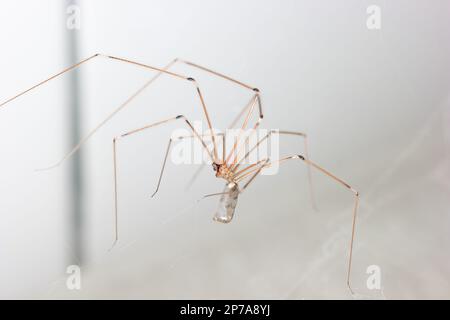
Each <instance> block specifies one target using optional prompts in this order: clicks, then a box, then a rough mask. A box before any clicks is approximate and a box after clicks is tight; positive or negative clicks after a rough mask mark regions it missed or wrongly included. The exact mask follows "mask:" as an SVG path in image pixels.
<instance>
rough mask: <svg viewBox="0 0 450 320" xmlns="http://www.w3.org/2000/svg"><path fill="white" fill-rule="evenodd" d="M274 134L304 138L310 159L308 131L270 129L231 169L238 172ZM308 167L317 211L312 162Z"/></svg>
mask: <svg viewBox="0 0 450 320" xmlns="http://www.w3.org/2000/svg"><path fill="white" fill-rule="evenodd" d="M273 134H278V135H292V136H298V137H300V138H303V147H304V152H305V158H306V159H309V150H308V136H307V134H306V133H303V132H299V131H286V130H270V131H269V133H267V134H266V135H265V136H264V137H262V138H261V139H260V140H258V141H257V143H256V144H255V145H254V146H253V147H252V148H250V150H249V151H248V152H247V153H246V154H245V155H244V156H243V157H242V158H240V159H239V161H237V162H236V164H235V165H234V166H232V167H231V168H230V169H231V170H232V171H234V172H236V174H238V172H237V169H238V168H239V167H240V166H241V165H242V162H244V161H246V160H247V159H248V157H249V156H250V154H251V153H252V152H254V151H256V150H257V149H258V148H259V146H260V145H261V144H262V143H263V142H264V141H266V140H267V139H269V137H270V136H271V135H273ZM307 169H308V185H309V194H310V198H311V206H312V207H313V209H314V210H315V211H317V204H316V200H315V196H314V188H313V182H312V172H311V165H310V164H308V165H307Z"/></svg>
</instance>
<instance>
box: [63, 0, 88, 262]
mask: <svg viewBox="0 0 450 320" xmlns="http://www.w3.org/2000/svg"><path fill="white" fill-rule="evenodd" d="M71 5H77V1H76V0H66V1H65V7H64V14H65V19H67V18H68V13H67V12H66V11H67V8H68V7H69V6H71ZM65 38H66V46H67V59H68V65H73V64H75V63H77V62H78V60H79V52H78V50H79V30H78V29H70V28H68V27H67V26H66V37H65ZM68 78H69V79H68V97H67V99H68V110H69V111H68V114H67V115H68V119H67V123H68V133H69V145H70V147H72V146H74V145H76V144H77V143H78V142H79V141H80V139H81V126H80V121H81V117H82V114H81V105H80V94H81V90H80V85H79V72H78V70H74V71H73V72H70V74H69V75H68ZM69 170H70V174H69V192H70V195H69V204H70V205H69V215H70V216H69V219H68V221H69V228H68V230H69V239H68V240H69V243H70V244H71V245H72V248H73V255H71V256H70V258H69V259H70V261H69V262H70V263H71V264H77V265H80V264H82V263H83V253H84V252H83V189H82V186H83V174H82V173H83V162H82V155H81V151H78V152H76V153H75V154H74V155H73V157H72V160H71V161H70V169H69Z"/></svg>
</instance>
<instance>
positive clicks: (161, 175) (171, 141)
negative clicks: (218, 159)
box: [151, 133, 225, 198]
mask: <svg viewBox="0 0 450 320" xmlns="http://www.w3.org/2000/svg"><path fill="white" fill-rule="evenodd" d="M200 136H201V137H205V136H211V135H210V134H208V135H200ZM217 136H222V137H223V139H225V135H224V134H220V133H219V134H217ZM195 137H196V136H195V135H191V136H180V137H178V138H177V140H182V139H187V138H195ZM173 140H174V139H172V138H170V139H169V142H168V144H167V149H166V154H165V156H164V161H163V165H162V168H161V172H160V174H159V179H158V183H157V185H156V189H155V192H153V194H152V196H151V197H152V198H153V197H154V196H155V195H156V193H157V192H158V191H159V187H160V185H161V181H162V177H163V174H164V170H165V168H166V162H167V157H168V155H169V152H170V148H171V146H172V143H173ZM223 144H225V141H224V140H223ZM224 148H225V147H224ZM224 150H225V149H224Z"/></svg>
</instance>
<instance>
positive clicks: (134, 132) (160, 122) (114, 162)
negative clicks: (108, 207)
mask: <svg viewBox="0 0 450 320" xmlns="http://www.w3.org/2000/svg"><path fill="white" fill-rule="evenodd" d="M175 120H184V122H185V123H186V124H187V126H188V127H189V129H190V130H191V131H192V132H193V135H194V136H195V137H197V138H198V139H199V140H200V141H201V143H202V145H203V148H204V149H205V150H206V151H207V153H208V155H209V157H210V158H211V160H213V159H214V156H213V154H212V153H211V151H210V150H209V149H208V147H207V145H206V143H205V141H204V140H203V139H202V138H201V136H200V135H199V134H198V132H197V131H196V130H195V129H194V127H193V126H192V124H191V122H190V121H189V120H188V119H187V118H186V117H185V116H183V115H179V116H176V117H172V118H169V119H165V120H162V121H159V122H155V123H152V124H150V125H147V126H144V127H140V128H138V129H134V130H131V131H128V132H126V133H124V134H122V135H120V136H117V137H115V138H114V139H113V166H114V221H115V222H114V228H115V240H114V243H113V246H114V245H115V244H116V243H117V241H118V240H119V228H118V183H117V141H118V140H119V139H123V138H126V137H129V136H131V135H134V134H136V133H139V132H142V131H144V130H147V129H150V128H154V127H156V126H159V125H162V124H167V123H169V122H172V121H175ZM166 156H167V155H166ZM161 177H162V173H161Z"/></svg>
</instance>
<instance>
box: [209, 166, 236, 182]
mask: <svg viewBox="0 0 450 320" xmlns="http://www.w3.org/2000/svg"><path fill="white" fill-rule="evenodd" d="M213 169H214V171H215V172H216V177H217V178H222V179H225V180H227V181H228V182H234V174H233V171H232V170H231V169H230V167H229V166H228V165H227V164H226V163H222V164H219V163H213Z"/></svg>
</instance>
